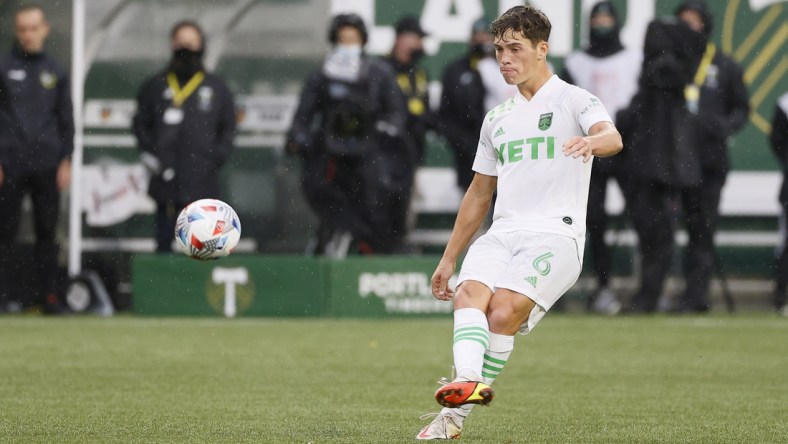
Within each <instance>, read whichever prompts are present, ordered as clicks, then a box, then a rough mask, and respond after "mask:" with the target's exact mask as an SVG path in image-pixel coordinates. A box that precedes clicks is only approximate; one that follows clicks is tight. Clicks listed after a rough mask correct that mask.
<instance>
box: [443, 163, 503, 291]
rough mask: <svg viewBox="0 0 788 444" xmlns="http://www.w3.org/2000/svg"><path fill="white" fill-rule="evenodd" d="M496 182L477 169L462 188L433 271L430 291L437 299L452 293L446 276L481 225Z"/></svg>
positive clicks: (449, 275) (452, 269)
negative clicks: (463, 194)
mask: <svg viewBox="0 0 788 444" xmlns="http://www.w3.org/2000/svg"><path fill="white" fill-rule="evenodd" d="M497 183H498V178H497V177H496V176H487V175H484V174H480V173H476V175H474V177H473V181H472V182H471V185H470V186H469V187H468V191H466V192H465V196H464V197H463V198H462V203H461V204H460V210H459V211H458V212H457V219H456V220H455V222H454V229H453V230H452V232H451V237H450V238H449V243H448V244H446V249H445V250H444V251H443V257H442V258H441V260H440V262H439V263H438V267H437V268H436V269H435V273H434V274H433V275H432V294H433V295H434V296H435V297H436V298H437V299H440V300H442V301H448V300H449V299H451V297H452V296H453V295H454V290H453V289H451V288H449V287H448V283H449V278H451V276H452V274H454V267H455V266H456V264H457V258H458V257H459V255H460V253H462V251H463V250H464V249H465V247H467V246H468V243H469V242H470V241H471V237H473V235H474V233H476V231H477V230H478V229H479V227H480V226H481V225H482V222H483V221H484V218H485V217H486V215H487V211H488V210H489V209H490V202H492V196H493V192H494V191H495V187H496V185H497Z"/></svg>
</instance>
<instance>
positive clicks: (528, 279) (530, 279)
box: [525, 276, 536, 288]
mask: <svg viewBox="0 0 788 444" xmlns="http://www.w3.org/2000/svg"><path fill="white" fill-rule="evenodd" d="M525 281H526V282H528V283H529V284H531V286H532V287H534V288H536V276H528V277H526V278H525Z"/></svg>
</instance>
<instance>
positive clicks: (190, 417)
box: [0, 314, 788, 443]
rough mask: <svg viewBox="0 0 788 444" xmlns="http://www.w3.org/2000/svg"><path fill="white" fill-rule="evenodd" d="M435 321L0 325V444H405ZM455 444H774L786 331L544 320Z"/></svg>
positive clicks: (765, 324) (781, 423) (759, 321)
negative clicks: (399, 443) (254, 443)
mask: <svg viewBox="0 0 788 444" xmlns="http://www.w3.org/2000/svg"><path fill="white" fill-rule="evenodd" d="M450 344H451V321H450V318H438V319H427V320H315V319H311V320H295V319H283V320H279V319H236V320H224V319H194V318H191V319H144V318H134V317H117V318H112V319H99V318H86V317H72V318H65V319H64V318H41V317H38V316H4V317H0V442H20V443H21V442H23V443H34V442H146V443H152V442H162V443H170V442H270V443H283V442H293V443H299V442H300V443H307V442H314V443H328V442H348V443H380V442H395V443H396V442H413V441H414V436H415V434H416V433H417V432H418V430H419V429H420V428H421V426H422V425H423V421H420V420H419V419H418V416H419V415H420V414H422V413H425V412H430V411H437V404H435V402H434V401H433V400H432V397H431V396H432V393H433V391H434V390H435V388H437V385H436V384H435V383H434V381H435V380H436V379H437V377H439V376H443V375H448V372H449V367H450V362H451V349H450ZM495 388H496V392H497V396H496V399H495V401H493V403H492V405H491V406H490V407H487V408H477V409H476V410H475V411H474V413H473V415H472V416H471V417H470V418H469V419H468V420H467V421H466V426H465V430H464V432H463V437H462V441H464V442H490V443H509V442H511V443H515V442H531V443H533V442H555V443H567V442H578V443H579V442H583V443H614V442H620V443H630V442H666V443H674V442H686V443H725V442H730V443H741V442H748V443H767V442H788V319H785V318H779V317H777V316H773V315H766V314H764V315H736V316H732V317H729V316H725V315H719V316H710V317H629V318H628V317H617V318H598V317H591V316H581V315H550V316H548V317H547V318H545V319H544V320H543V321H542V323H541V324H540V326H539V327H538V328H537V329H536V330H535V331H534V332H533V333H532V334H531V335H529V336H527V337H519V338H518V339H517V342H516V345H515V352H514V354H513V355H512V358H511V359H510V361H509V364H508V366H507V367H506V369H505V370H504V371H503V373H502V375H501V377H500V379H499V380H498V381H497V382H496V384H495Z"/></svg>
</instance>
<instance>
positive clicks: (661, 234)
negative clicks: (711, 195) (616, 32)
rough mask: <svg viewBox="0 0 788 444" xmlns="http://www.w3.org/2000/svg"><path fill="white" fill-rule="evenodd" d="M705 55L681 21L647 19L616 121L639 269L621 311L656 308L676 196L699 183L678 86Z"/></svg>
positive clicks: (701, 38) (700, 39)
mask: <svg viewBox="0 0 788 444" xmlns="http://www.w3.org/2000/svg"><path fill="white" fill-rule="evenodd" d="M705 50H706V36H705V35H704V34H702V33H699V32H695V31H693V30H692V29H690V27H689V26H687V25H686V24H685V23H684V22H682V21H679V20H676V19H675V18H673V17H668V18H660V19H657V20H653V21H652V22H651V23H649V25H648V27H647V29H646V38H645V42H644V49H643V64H642V67H641V71H640V78H639V79H638V91H637V93H636V94H635V96H634V97H633V99H632V100H631V102H630V104H629V106H628V107H627V108H626V109H623V110H621V111H619V112H618V115H617V116H616V124H617V126H618V128H619V131H621V135H622V137H623V139H624V145H625V146H626V147H627V154H626V156H625V158H624V159H625V160H624V168H625V170H626V171H627V173H628V174H629V175H630V176H629V178H628V179H627V188H629V189H630V191H629V193H631V195H632V196H636V198H634V199H630V200H629V202H627V204H628V211H629V214H630V215H631V217H632V220H633V222H634V225H635V231H636V232H637V236H638V247H639V248H638V254H639V256H640V264H641V270H640V283H639V288H638V290H637V292H636V293H635V294H634V295H633V297H632V300H631V302H630V304H629V305H627V306H626V307H625V309H626V310H627V311H631V312H639V313H651V312H653V311H655V310H656V308H657V302H658V300H659V297H660V295H661V293H662V288H663V284H664V281H665V278H666V277H667V274H668V271H669V270H670V261H671V256H672V252H673V249H674V232H675V229H676V223H677V213H678V207H679V205H680V202H679V199H680V196H681V193H682V191H683V190H686V189H688V188H692V187H699V186H700V182H701V164H700V160H699V159H698V153H697V150H696V149H695V148H694V147H693V146H686V144H685V143H684V138H685V137H686V134H687V132H688V131H689V130H690V128H689V120H690V112H689V110H688V109H687V102H686V99H685V97H684V89H685V88H686V87H687V85H689V84H690V82H692V79H693V78H694V77H695V73H696V71H697V69H698V65H699V64H700V61H701V58H702V57H703V53H704V51H705Z"/></svg>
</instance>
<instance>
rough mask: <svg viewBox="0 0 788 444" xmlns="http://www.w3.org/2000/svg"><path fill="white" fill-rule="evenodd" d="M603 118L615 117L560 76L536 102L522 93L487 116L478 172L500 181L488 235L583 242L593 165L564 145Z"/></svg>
mask: <svg viewBox="0 0 788 444" xmlns="http://www.w3.org/2000/svg"><path fill="white" fill-rule="evenodd" d="M602 121H607V122H612V119H611V118H610V116H609V115H608V112H607V110H606V109H605V107H604V105H602V103H601V102H600V101H599V99H597V98H596V97H594V96H593V95H591V94H590V93H589V92H588V91H585V90H583V89H581V88H578V87H576V86H573V85H570V84H568V83H566V82H564V81H563V80H561V79H559V78H558V76H555V75H553V76H552V77H551V78H550V79H549V80H548V81H547V82H546V83H545V84H544V85H542V87H541V88H539V90H538V91H537V92H536V94H535V95H534V96H533V98H532V99H531V100H530V101H529V100H527V99H526V98H525V97H523V96H522V95H521V94H519V93H518V94H517V95H516V96H515V97H513V98H512V99H509V100H507V101H506V102H504V103H502V104H500V105H499V106H497V107H495V108H493V109H492V110H491V111H490V112H489V113H487V116H486V117H485V118H484V123H483V124H482V130H481V135H480V138H479V146H478V148H477V151H476V159H475V160H474V163H473V170H474V171H476V172H478V173H481V174H485V175H488V176H497V177H498V189H497V191H498V197H497V200H496V202H495V212H494V215H493V224H492V226H491V227H490V230H489V231H490V232H512V231H519V230H525V231H533V232H541V233H555V234H562V235H566V236H571V237H573V238H575V239H579V238H582V237H584V236H585V230H586V205H587V202H588V188H589V180H590V177H591V165H592V162H590V161H589V162H583V158H582V157H579V158H573V157H571V156H565V155H564V153H563V151H562V146H563V144H564V143H565V142H566V141H567V140H569V139H570V138H571V137H573V136H584V135H587V134H588V130H589V128H591V126H593V125H594V124H595V123H597V122H602ZM578 244H579V245H578V246H579V248H580V249H581V251H582V248H583V246H582V242H578ZM581 257H582V254H581Z"/></svg>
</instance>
